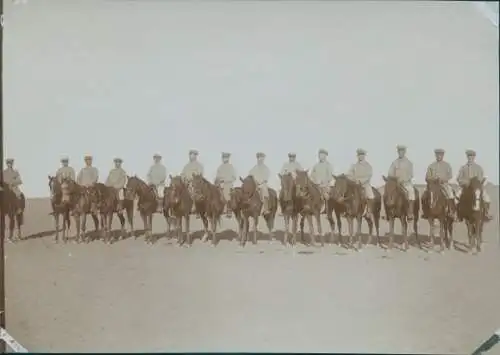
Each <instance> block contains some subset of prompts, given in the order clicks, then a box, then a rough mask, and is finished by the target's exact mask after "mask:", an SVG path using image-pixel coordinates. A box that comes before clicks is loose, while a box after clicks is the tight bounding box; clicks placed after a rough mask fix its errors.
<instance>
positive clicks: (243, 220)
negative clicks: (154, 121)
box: [240, 215, 248, 247]
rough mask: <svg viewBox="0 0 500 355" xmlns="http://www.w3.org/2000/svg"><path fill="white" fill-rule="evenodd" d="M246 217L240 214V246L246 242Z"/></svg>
mask: <svg viewBox="0 0 500 355" xmlns="http://www.w3.org/2000/svg"><path fill="white" fill-rule="evenodd" d="M247 226H248V219H247V217H246V216H244V215H242V216H241V235H240V246H242V247H243V246H245V242H246V238H247V236H246V234H247V233H246V231H247V230H248V227H247Z"/></svg>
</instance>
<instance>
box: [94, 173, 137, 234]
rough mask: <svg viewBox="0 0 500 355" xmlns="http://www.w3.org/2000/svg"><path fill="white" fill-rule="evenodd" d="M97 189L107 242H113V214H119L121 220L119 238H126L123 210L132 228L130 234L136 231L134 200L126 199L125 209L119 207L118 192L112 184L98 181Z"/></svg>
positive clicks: (102, 224) (124, 202)
mask: <svg viewBox="0 0 500 355" xmlns="http://www.w3.org/2000/svg"><path fill="white" fill-rule="evenodd" d="M94 186H95V189H96V190H97V191H98V196H99V203H98V210H99V213H100V215H101V226H102V229H103V240H104V243H106V244H111V243H112V242H113V240H112V238H111V226H112V224H113V214H114V213H116V214H117V215H118V219H119V220H120V225H121V229H120V232H121V233H120V237H119V239H124V238H125V235H126V231H125V216H124V213H123V210H125V212H126V214H127V221H128V225H129V228H130V231H129V234H133V233H134V200H130V199H124V201H123V209H119V208H118V206H119V204H118V202H119V200H118V194H117V193H116V189H115V188H113V187H111V186H106V185H105V184H103V183H101V182H98V183H95V184H94Z"/></svg>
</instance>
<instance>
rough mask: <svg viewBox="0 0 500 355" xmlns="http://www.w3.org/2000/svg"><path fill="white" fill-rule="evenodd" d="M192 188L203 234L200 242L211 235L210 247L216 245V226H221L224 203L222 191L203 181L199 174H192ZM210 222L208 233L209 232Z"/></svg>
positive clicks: (205, 180)
mask: <svg viewBox="0 0 500 355" xmlns="http://www.w3.org/2000/svg"><path fill="white" fill-rule="evenodd" d="M191 184H192V188H193V199H194V204H195V206H196V211H197V212H198V214H199V215H200V218H201V220H202V221H203V228H204V229H205V234H204V236H203V238H202V241H203V242H205V241H206V240H207V239H208V238H209V233H210V234H211V235H212V245H214V246H215V245H216V244H217V236H216V230H217V224H219V225H220V224H221V217H222V214H223V213H224V207H225V205H226V201H225V200H224V196H223V194H222V189H221V188H220V187H218V186H217V185H214V184H212V183H211V182H210V181H208V180H207V179H205V178H204V177H203V176H202V175H201V174H194V175H193V180H192V182H191ZM209 222H210V232H209V228H208V227H209Z"/></svg>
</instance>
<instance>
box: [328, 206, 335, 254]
mask: <svg viewBox="0 0 500 355" xmlns="http://www.w3.org/2000/svg"><path fill="white" fill-rule="evenodd" d="M326 219H327V220H328V223H329V224H330V235H329V236H328V243H330V244H333V239H334V238H335V221H334V220H333V208H332V207H330V204H328V211H327V213H326Z"/></svg>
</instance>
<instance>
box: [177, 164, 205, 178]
mask: <svg viewBox="0 0 500 355" xmlns="http://www.w3.org/2000/svg"><path fill="white" fill-rule="evenodd" d="M203 172H204V169H203V165H202V164H201V163H200V162H198V161H190V162H189V163H187V164H186V165H185V166H184V169H182V172H181V176H182V177H183V178H184V179H187V180H191V179H192V178H193V175H194V174H201V175H203Z"/></svg>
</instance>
